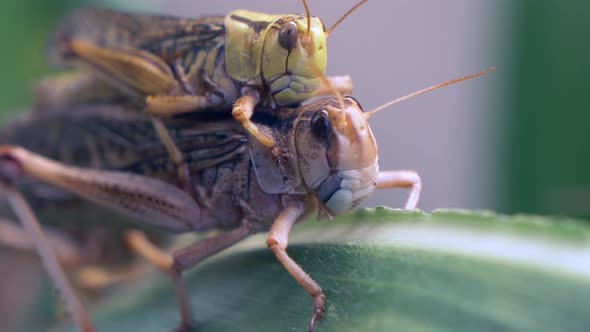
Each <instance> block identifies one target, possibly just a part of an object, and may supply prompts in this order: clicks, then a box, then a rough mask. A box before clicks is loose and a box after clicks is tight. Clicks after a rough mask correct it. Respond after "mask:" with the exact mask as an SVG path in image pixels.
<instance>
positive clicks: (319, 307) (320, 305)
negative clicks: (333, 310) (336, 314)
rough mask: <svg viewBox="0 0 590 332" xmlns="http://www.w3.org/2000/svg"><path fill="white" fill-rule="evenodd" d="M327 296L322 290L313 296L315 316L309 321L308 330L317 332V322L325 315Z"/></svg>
mask: <svg viewBox="0 0 590 332" xmlns="http://www.w3.org/2000/svg"><path fill="white" fill-rule="evenodd" d="M325 302H326V297H325V296H324V293H323V292H321V293H319V294H318V295H316V296H315V297H314V298H313V316H311V320H310V321H309V326H308V328H307V330H308V332H315V323H316V322H317V321H318V320H321V319H322V318H323V317H324V311H325Z"/></svg>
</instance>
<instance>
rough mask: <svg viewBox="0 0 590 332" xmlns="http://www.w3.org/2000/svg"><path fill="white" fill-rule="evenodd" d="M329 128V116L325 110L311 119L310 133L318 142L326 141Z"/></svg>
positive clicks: (328, 135)
mask: <svg viewBox="0 0 590 332" xmlns="http://www.w3.org/2000/svg"><path fill="white" fill-rule="evenodd" d="M330 127H331V126H330V116H329V115H328V112H326V111H325V110H321V111H319V112H317V113H315V114H314V115H313V116H312V117H311V133H312V134H313V136H314V137H315V138H317V139H318V140H320V141H327V140H328V138H329V137H330V132H331V128H330Z"/></svg>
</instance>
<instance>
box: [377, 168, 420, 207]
mask: <svg viewBox="0 0 590 332" xmlns="http://www.w3.org/2000/svg"><path fill="white" fill-rule="evenodd" d="M376 182H377V188H411V190H410V194H409V195H408V200H407V201H406V205H405V207H404V209H406V210H414V209H415V208H416V206H417V205H418V200H419V199H420V191H421V190H422V180H421V179H420V175H418V173H416V172H415V171H411V170H399V171H381V172H379V175H378V176H377V181H376Z"/></svg>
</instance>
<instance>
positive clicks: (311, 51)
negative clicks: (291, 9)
mask: <svg viewBox="0 0 590 332" xmlns="http://www.w3.org/2000/svg"><path fill="white" fill-rule="evenodd" d="M309 22H310V25H309V29H308V17H307V16H305V15H300V14H287V15H268V14H262V13H257V12H251V11H247V10H236V11H233V12H232V13H230V14H229V15H228V16H227V17H226V20H225V26H226V70H227V72H228V74H229V75H230V76H231V77H232V78H233V79H235V80H238V81H240V82H244V83H246V84H260V85H265V87H266V88H267V89H269V93H270V96H271V97H272V98H273V100H274V102H275V103H276V104H277V105H278V106H288V105H293V104H297V103H300V102H302V101H304V100H306V99H309V98H311V97H313V96H314V95H315V92H316V91H317V89H318V88H319V87H320V84H321V81H322V76H323V75H324V72H325V70H326V64H327V48H326V34H325V30H324V24H323V23H322V21H321V20H320V19H319V18H317V17H310V19H309Z"/></svg>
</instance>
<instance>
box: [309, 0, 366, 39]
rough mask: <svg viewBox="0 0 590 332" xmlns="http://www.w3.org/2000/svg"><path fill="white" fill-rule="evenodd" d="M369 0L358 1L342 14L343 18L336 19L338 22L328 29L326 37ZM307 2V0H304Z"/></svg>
mask: <svg viewBox="0 0 590 332" xmlns="http://www.w3.org/2000/svg"><path fill="white" fill-rule="evenodd" d="M367 1H369V0H361V1H360V2H359V3H357V4H356V5H354V7H352V8H351V9H350V10H349V11H347V12H346V14H344V15H342V17H341V18H339V19H338V21H336V23H334V25H332V26H331V27H330V29H328V30H327V31H326V37H328V36H329V35H330V34H331V33H332V31H334V29H336V27H337V26H338V25H339V24H340V23H342V21H344V20H345V19H346V18H347V17H348V16H349V15H350V14H352V12H353V11H355V10H356V9H357V8H359V7H360V6H362V5H363V4H364V3H365V2H367ZM304 2H305V0H304Z"/></svg>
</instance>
